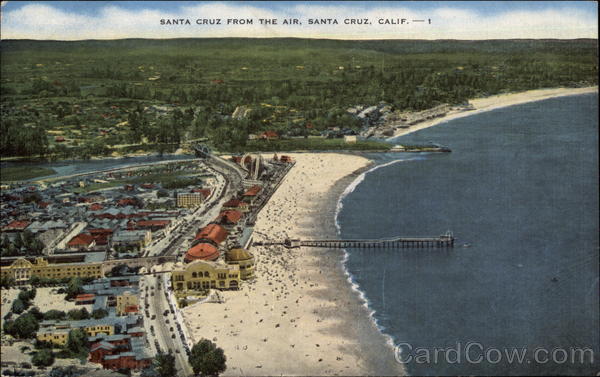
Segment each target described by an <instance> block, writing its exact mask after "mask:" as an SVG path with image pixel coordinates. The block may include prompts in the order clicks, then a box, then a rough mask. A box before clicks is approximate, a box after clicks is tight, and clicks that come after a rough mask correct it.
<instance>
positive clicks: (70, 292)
mask: <svg viewBox="0 0 600 377" xmlns="http://www.w3.org/2000/svg"><path fill="white" fill-rule="evenodd" d="M80 293H83V281H82V280H81V278H78V277H74V278H71V280H70V281H69V284H68V285H67V296H66V299H67V300H70V299H73V298H74V297H75V296H77V295H78V294H80Z"/></svg>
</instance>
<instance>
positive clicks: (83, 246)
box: [67, 233, 96, 250]
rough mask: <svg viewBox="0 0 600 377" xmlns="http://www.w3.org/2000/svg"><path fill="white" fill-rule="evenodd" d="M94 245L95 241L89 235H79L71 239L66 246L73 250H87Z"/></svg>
mask: <svg viewBox="0 0 600 377" xmlns="http://www.w3.org/2000/svg"><path fill="white" fill-rule="evenodd" d="M95 245H96V240H95V239H94V237H93V236H92V235H90V234H85V233H80V234H78V235H76V236H75V237H73V238H71V241H69V242H68V243H67V246H68V247H69V248H70V249H73V250H89V249H91V248H92V247H94V246H95Z"/></svg>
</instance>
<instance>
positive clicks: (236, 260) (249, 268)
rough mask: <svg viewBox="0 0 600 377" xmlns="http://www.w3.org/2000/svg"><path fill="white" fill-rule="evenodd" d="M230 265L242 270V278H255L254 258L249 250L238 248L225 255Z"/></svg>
mask: <svg viewBox="0 0 600 377" xmlns="http://www.w3.org/2000/svg"><path fill="white" fill-rule="evenodd" d="M225 260H226V261H227V263H228V264H231V265H237V266H239V268H240V278H241V279H242V280H247V279H250V278H253V277H254V256H253V255H252V254H250V253H249V252H248V251H247V250H244V249H241V248H237V249H231V250H229V251H228V252H227V253H225Z"/></svg>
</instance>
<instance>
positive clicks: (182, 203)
mask: <svg viewBox="0 0 600 377" xmlns="http://www.w3.org/2000/svg"><path fill="white" fill-rule="evenodd" d="M203 201H204V195H203V194H202V193H199V192H192V193H178V194H177V207H185V208H189V207H198V206H200V205H201V204H202V202H203Z"/></svg>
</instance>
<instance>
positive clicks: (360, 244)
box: [253, 232, 454, 249]
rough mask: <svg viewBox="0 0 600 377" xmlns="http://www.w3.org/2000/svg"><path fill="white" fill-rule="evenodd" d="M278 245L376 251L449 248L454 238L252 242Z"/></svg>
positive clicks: (255, 244) (445, 235) (449, 236)
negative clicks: (378, 249) (384, 249)
mask: <svg viewBox="0 0 600 377" xmlns="http://www.w3.org/2000/svg"><path fill="white" fill-rule="evenodd" d="M271 245H280V246H285V247H287V248H299V247H324V248H327V249H346V248H361V249H376V248H394V249H401V248H423V249H425V248H450V247H454V236H453V235H452V233H451V232H447V233H446V234H443V235H441V236H438V237H396V238H379V239H349V240H298V239H286V240H285V241H283V242H254V243H253V246H271Z"/></svg>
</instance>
